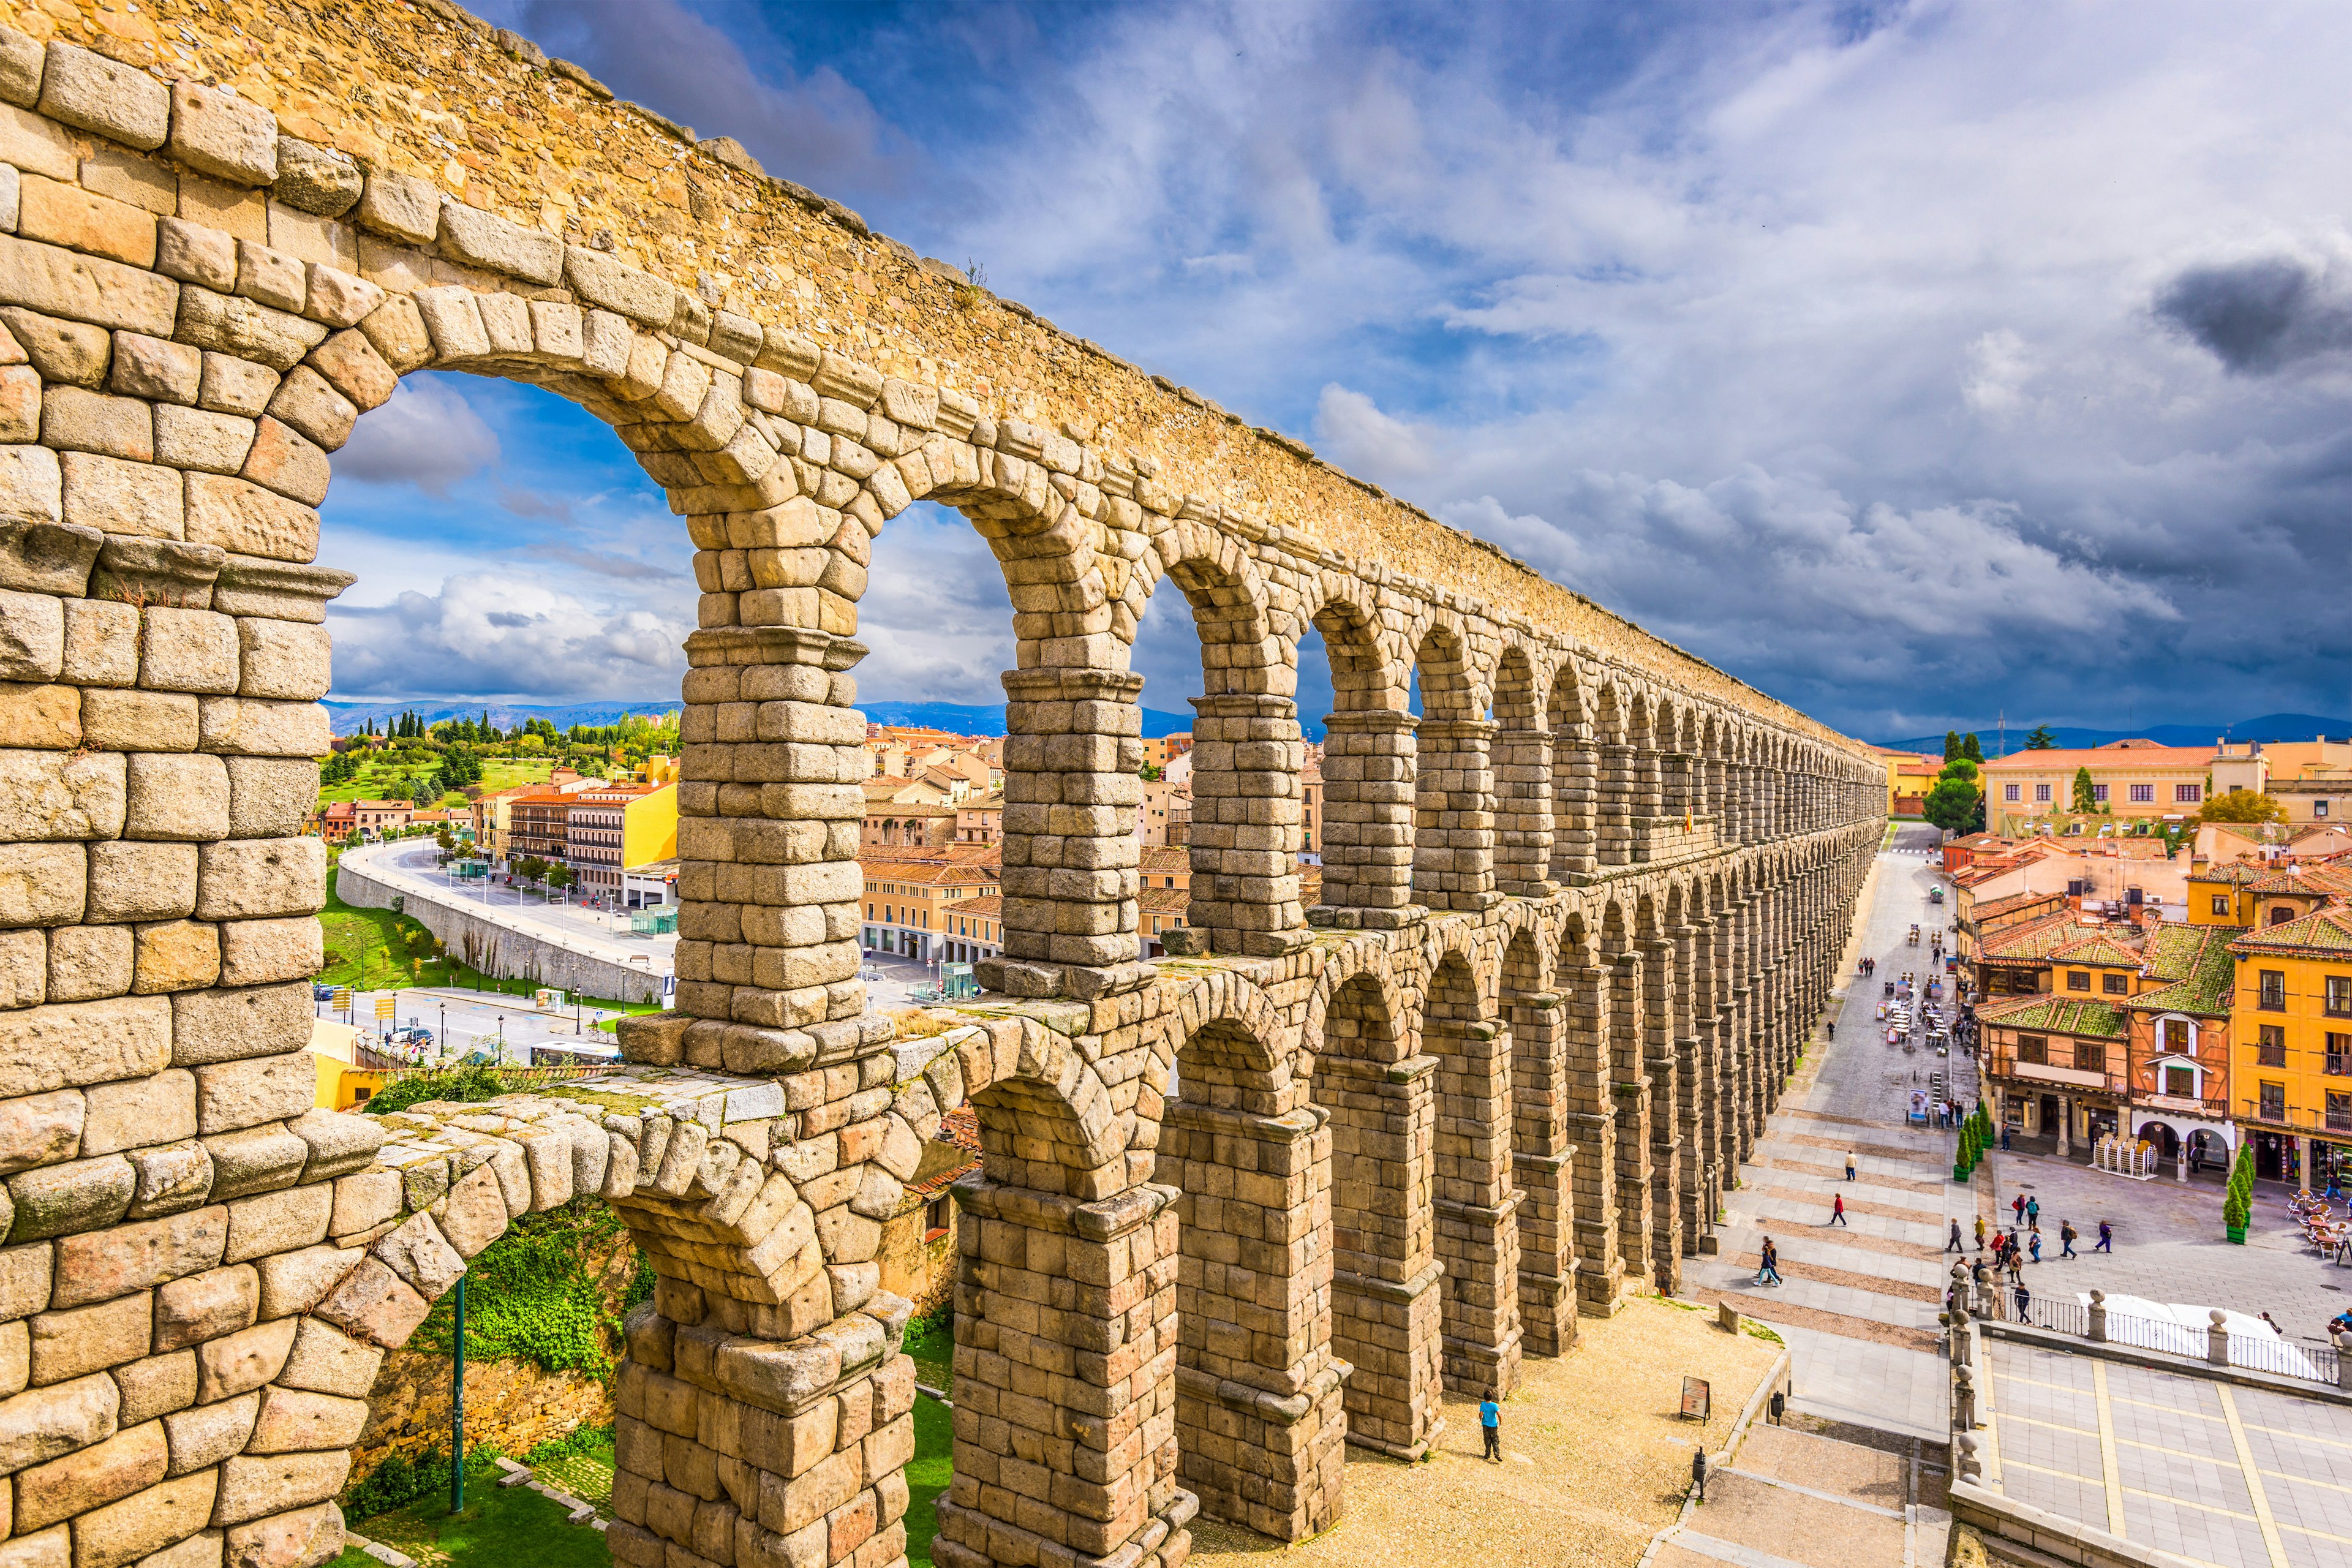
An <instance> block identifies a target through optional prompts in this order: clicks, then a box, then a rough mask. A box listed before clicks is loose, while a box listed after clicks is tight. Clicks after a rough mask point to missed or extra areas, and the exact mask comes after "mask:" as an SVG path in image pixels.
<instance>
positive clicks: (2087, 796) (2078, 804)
mask: <svg viewBox="0 0 2352 1568" xmlns="http://www.w3.org/2000/svg"><path fill="white" fill-rule="evenodd" d="M2092 788H2093V785H2092V784H2091V770H2090V769H2088V768H2076V769H2075V770H2074V810H2075V812H2076V813H2077V814H2078V815H2080V816H2090V815H2092V814H2093V813H2095V812H2096V811H2097V810H2098V809H2099V798H2098V796H2096V795H2093V794H2092V793H2091V791H2092Z"/></svg>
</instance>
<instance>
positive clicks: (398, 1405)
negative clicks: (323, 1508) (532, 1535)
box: [352, 1350, 613, 1479]
mask: <svg viewBox="0 0 2352 1568" xmlns="http://www.w3.org/2000/svg"><path fill="white" fill-rule="evenodd" d="M449 1371H450V1362H449V1358H448V1357H447V1356H446V1355H436V1354H432V1353H429V1352H425V1351H413V1350H401V1351H394V1352H392V1353H391V1354H390V1355H388V1356H386V1357H384V1359H383V1371H382V1372H380V1373H377V1374H376V1380H375V1385H374V1386H373V1388H371V1389H369V1390H368V1394H367V1403H368V1422H367V1426H366V1427H365V1428H364V1429H362V1431H361V1433H360V1436H359V1441H358V1442H357V1443H355V1444H353V1445H352V1477H353V1479H359V1478H362V1477H364V1476H366V1475H368V1474H369V1473H370V1472H371V1471H373V1469H374V1468H376V1467H377V1466H378V1465H381V1464H382V1463H383V1462H384V1460H386V1459H388V1458H392V1456H394V1454H397V1455H399V1456H400V1457H401V1458H404V1459H410V1460H415V1459H417V1458H421V1457H423V1456H424V1455H425V1454H427V1453H431V1452H435V1451H436V1450H437V1451H438V1452H441V1453H444V1454H446V1453H447V1452H448V1451H449ZM612 1419H613V1394H612V1390H610V1389H608V1388H606V1387H605V1386H604V1384H601V1383H599V1382H597V1381H596V1380H595V1379H594V1378H593V1377H586V1376H583V1375H582V1374H581V1373H576V1372H547V1371H544V1370H542V1369H541V1368H540V1367H537V1366H534V1365H532V1364H531V1363H529V1362H527V1361H480V1360H471V1361H468V1362H467V1363H466V1444H467V1447H468V1448H472V1447H490V1448H496V1449H498V1450H499V1452H500V1453H502V1454H512V1455H515V1456H518V1457H520V1456H521V1455H524V1454H528V1453H529V1452H530V1451H531V1449H533V1448H535V1447H539V1445H540V1444H541V1443H544V1442H547V1441H548V1440H549V1439H551V1438H554V1437H561V1436H563V1435H564V1434H566V1433H568V1432H570V1431H572V1430H573V1429H574V1428H576V1427H580V1426H604V1424H605V1423H607V1422H609V1421H611V1420H612Z"/></svg>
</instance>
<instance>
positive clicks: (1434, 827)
mask: <svg viewBox="0 0 2352 1568" xmlns="http://www.w3.org/2000/svg"><path fill="white" fill-rule="evenodd" d="M1494 733H1495V726H1494V724H1493V723H1492V722H1491V721H1487V720H1484V719H1429V718H1424V719H1423V720H1422V721H1421V724H1420V728H1419V730H1418V731H1417V733H1416V735H1415V743H1416V745H1417V746H1418V747H1419V759H1418V763H1417V772H1416V774H1415V777H1414V781H1413V825H1412V826H1413V837H1412V896H1413V901H1414V902H1415V903H1417V904H1423V905H1426V906H1427V907H1428V908H1430V909H1433V910H1470V911H1475V910H1484V909H1490V908H1492V907H1493V906H1494V905H1495V904H1496V903H1497V902H1499V901H1500V900H1501V898H1502V895H1501V894H1499V893H1497V892H1496V891H1495V773H1494V769H1493V768H1492V767H1491V766H1490V765H1489V763H1488V762H1487V750H1488V746H1489V743H1490V742H1492V740H1493V737H1494Z"/></svg>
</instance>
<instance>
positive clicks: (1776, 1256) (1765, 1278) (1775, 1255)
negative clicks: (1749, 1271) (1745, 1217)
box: [1756, 1236, 1780, 1285]
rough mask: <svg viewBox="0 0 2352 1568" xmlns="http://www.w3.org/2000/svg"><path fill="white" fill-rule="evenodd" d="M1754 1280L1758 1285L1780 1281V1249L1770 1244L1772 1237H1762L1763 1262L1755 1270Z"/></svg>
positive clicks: (1774, 1283)
mask: <svg viewBox="0 0 2352 1568" xmlns="http://www.w3.org/2000/svg"><path fill="white" fill-rule="evenodd" d="M1756 1282H1757V1283H1758V1284H1759V1285H1778V1284H1780V1248H1779V1247H1775V1246H1773V1245H1772V1238H1771V1237H1769V1236H1768V1237H1765V1238H1764V1264H1763V1267H1762V1268H1760V1269H1759V1270H1758V1271H1757V1276H1756Z"/></svg>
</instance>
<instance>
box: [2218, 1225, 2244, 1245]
mask: <svg viewBox="0 0 2352 1568" xmlns="http://www.w3.org/2000/svg"><path fill="white" fill-rule="evenodd" d="M2221 1234H2222V1235H2224V1236H2226V1237H2229V1238H2230V1239H2231V1241H2232V1242H2234V1243H2235V1244H2237V1245H2238V1246H2240V1247H2243V1246H2245V1245H2246V1227H2245V1226H2242V1225H2225V1226H2222V1227H2221Z"/></svg>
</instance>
